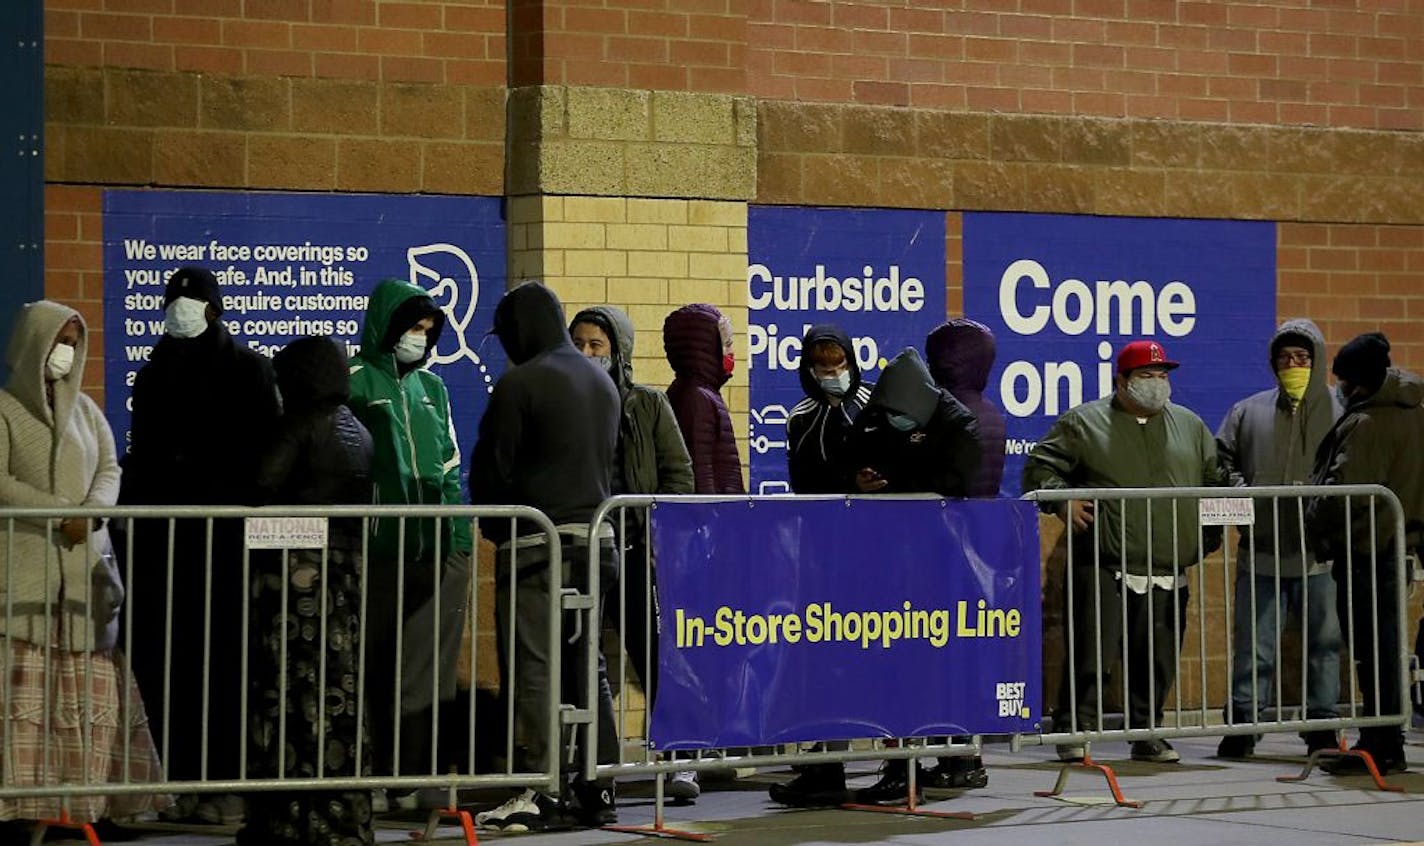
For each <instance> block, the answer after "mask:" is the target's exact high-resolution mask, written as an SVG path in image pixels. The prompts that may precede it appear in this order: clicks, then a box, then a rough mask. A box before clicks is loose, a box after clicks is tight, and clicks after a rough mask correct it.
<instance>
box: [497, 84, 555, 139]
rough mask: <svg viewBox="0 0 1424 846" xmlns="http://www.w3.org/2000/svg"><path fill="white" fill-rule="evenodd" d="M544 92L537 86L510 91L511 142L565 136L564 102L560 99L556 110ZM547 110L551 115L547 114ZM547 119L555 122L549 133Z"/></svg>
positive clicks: (509, 118)
mask: <svg viewBox="0 0 1424 846" xmlns="http://www.w3.org/2000/svg"><path fill="white" fill-rule="evenodd" d="M544 92H545V89H544V88H542V87H540V86H537V85H536V86H527V87H523V88H511V89H510V90H509V108H508V121H509V139H510V140H511V141H539V140H541V139H544V138H552V137H556V136H559V135H562V134H563V111H562V103H563V100H562V98H559V107H558V108H557V109H555V108H553V107H552V106H553V104H552V103H551V102H550V101H549V99H548V98H546V97H545V96H544ZM546 109H548V110H549V113H546V111H545V110H546ZM546 118H547V119H550V120H551V121H552V122H553V126H551V127H548V130H549V131H548V132H547V133H546V126H545V120H546Z"/></svg>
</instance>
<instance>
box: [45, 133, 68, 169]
mask: <svg viewBox="0 0 1424 846" xmlns="http://www.w3.org/2000/svg"><path fill="white" fill-rule="evenodd" d="M67 135H68V132H67V131H66V128H65V127H64V126H61V125H58V124H53V123H46V124H45V127H44V179H45V181H46V182H64V181H65V176H64V174H65V164H64V147H65V143H64V142H65V138H66V137H67Z"/></svg>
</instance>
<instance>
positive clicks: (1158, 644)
mask: <svg viewBox="0 0 1424 846" xmlns="http://www.w3.org/2000/svg"><path fill="white" fill-rule="evenodd" d="M1113 572H1114V571H1112V570H1107V569H1099V568H1095V567H1092V566H1087V567H1077V566H1075V567H1073V568H1072V572H1071V574H1070V575H1071V578H1072V580H1073V582H1072V596H1071V600H1070V597H1069V596H1068V592H1067V591H1065V593H1064V602H1065V605H1067V606H1068V607H1067V617H1066V618H1065V619H1066V620H1067V621H1068V623H1067V626H1068V627H1069V629H1070V630H1071V631H1072V635H1073V654H1072V662H1073V663H1072V668H1071V672H1065V673H1064V674H1063V681H1062V684H1061V685H1060V686H1059V691H1058V709H1057V711H1056V712H1055V714H1054V721H1053V722H1054V730H1055V731H1071V730H1073V728H1074V726H1073V723H1072V722H1070V719H1071V717H1072V716H1073V715H1076V717H1077V726H1076V728H1077V730H1079V731H1083V730H1094V729H1097V728H1100V727H1101V724H1100V715H1099V714H1098V679H1099V678H1100V677H1101V678H1102V679H1103V680H1104V682H1108V680H1109V678H1110V671H1111V669H1112V667H1113V664H1114V662H1115V661H1117V660H1118V659H1119V658H1120V657H1121V656H1122V644H1123V635H1124V631H1125V633H1126V636H1127V666H1126V668H1125V670H1126V673H1127V677H1126V680H1125V684H1124V685H1123V686H1124V687H1125V688H1126V695H1127V702H1126V703H1125V704H1126V707H1127V727H1128V728H1147V727H1149V726H1157V725H1161V724H1162V706H1163V704H1164V703H1165V702H1166V701H1167V691H1168V690H1169V689H1170V688H1171V687H1172V684H1173V683H1174V682H1175V681H1176V678H1177V657H1178V652H1179V650H1180V647H1181V641H1182V636H1183V635H1184V634H1186V630H1187V618H1186V608H1187V598H1188V591H1187V588H1186V587H1185V586H1183V587H1181V588H1178V589H1176V590H1164V589H1162V588H1157V587H1153V588H1152V589H1151V590H1149V591H1148V592H1147V593H1146V594H1139V593H1134V592H1133V591H1132V590H1129V589H1125V588H1124V587H1123V586H1122V584H1121V582H1119V581H1118V579H1117V578H1115V577H1114V575H1113ZM1124 602H1126V616H1127V623H1126V629H1125V630H1124V627H1123V612H1124V609H1123V603H1124ZM1099 609H1101V620H1102V647H1101V648H1102V651H1101V653H1099V652H1098V635H1097V625H1098V620H1099ZM1064 648H1065V649H1066V648H1067V644H1066V643H1065V644H1064ZM1070 680H1071V681H1073V684H1074V685H1075V686H1076V690H1073V689H1072V688H1070V686H1069V683H1070ZM1074 693H1076V694H1077V699H1076V701H1074V699H1073V694H1074Z"/></svg>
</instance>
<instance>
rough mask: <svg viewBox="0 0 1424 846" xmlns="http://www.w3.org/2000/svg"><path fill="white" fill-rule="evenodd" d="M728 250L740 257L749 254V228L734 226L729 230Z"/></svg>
mask: <svg viewBox="0 0 1424 846" xmlns="http://www.w3.org/2000/svg"><path fill="white" fill-rule="evenodd" d="M727 250H728V252H733V253H737V254H738V255H743V256H744V255H746V254H747V228H746V227H745V226H734V227H730V228H728V229H727Z"/></svg>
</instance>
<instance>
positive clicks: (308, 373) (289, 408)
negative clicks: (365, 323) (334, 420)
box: [272, 336, 351, 414]
mask: <svg viewBox="0 0 1424 846" xmlns="http://www.w3.org/2000/svg"><path fill="white" fill-rule="evenodd" d="M272 369H273V370H274V371H276V374H277V389H278V390H280V391H281V392H282V409H283V411H284V412H285V413H287V414H292V413H297V412H303V411H313V410H317V409H329V408H335V407H336V406H338V405H342V404H344V403H345V402H346V401H347V399H349V398H350V396H351V372H350V367H349V366H348V365H347V363H346V352H345V350H343V349H342V347H341V345H340V343H338V342H337V341H334V340H332V339H331V338H328V337H325V336H313V337H309V338H298V339H297V340H295V341H293V342H292V343H290V344H288V345H287V346H285V347H283V348H282V349H281V350H279V351H278V352H277V354H276V355H275V356H273V357H272Z"/></svg>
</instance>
